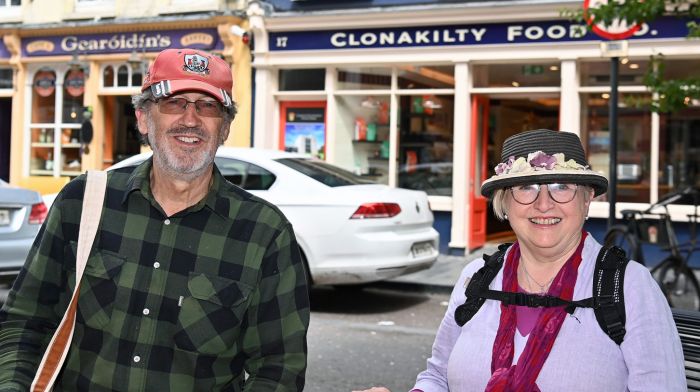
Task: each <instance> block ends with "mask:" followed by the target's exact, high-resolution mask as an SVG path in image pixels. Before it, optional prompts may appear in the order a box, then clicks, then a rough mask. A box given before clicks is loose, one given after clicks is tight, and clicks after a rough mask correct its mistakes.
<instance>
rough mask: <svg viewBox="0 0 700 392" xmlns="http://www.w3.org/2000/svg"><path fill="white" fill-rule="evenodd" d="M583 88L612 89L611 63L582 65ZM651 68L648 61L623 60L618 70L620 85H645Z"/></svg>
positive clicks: (598, 62) (597, 62)
mask: <svg viewBox="0 0 700 392" xmlns="http://www.w3.org/2000/svg"><path fill="white" fill-rule="evenodd" d="M580 68H581V85H582V86H605V87H610V61H586V62H582V63H580ZM648 68H649V61H647V60H639V59H637V60H633V59H628V58H623V59H621V60H620V65H619V68H618V70H619V71H618V72H619V74H618V76H617V80H618V84H619V85H620V86H636V85H642V84H644V74H645V73H646V72H647V69H648Z"/></svg>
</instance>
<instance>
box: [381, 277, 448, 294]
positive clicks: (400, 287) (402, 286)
mask: <svg viewBox="0 0 700 392" xmlns="http://www.w3.org/2000/svg"><path fill="white" fill-rule="evenodd" d="M372 287H377V288H384V289H391V290H396V291H404V292H418V293H432V294H451V293H452V288H453V286H445V285H439V284H429V283H428V284H424V283H413V282H398V281H392V280H385V281H381V282H376V283H373V284H372Z"/></svg>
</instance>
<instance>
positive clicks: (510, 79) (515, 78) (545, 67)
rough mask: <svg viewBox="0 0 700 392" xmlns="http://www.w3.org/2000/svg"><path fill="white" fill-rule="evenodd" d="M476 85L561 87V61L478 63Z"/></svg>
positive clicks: (475, 70) (475, 73) (474, 67)
mask: <svg viewBox="0 0 700 392" xmlns="http://www.w3.org/2000/svg"><path fill="white" fill-rule="evenodd" d="M472 73H473V80H474V87H559V86H560V85H561V80H560V72H559V63H558V62H547V63H520V64H478V65H474V66H473V67H472Z"/></svg>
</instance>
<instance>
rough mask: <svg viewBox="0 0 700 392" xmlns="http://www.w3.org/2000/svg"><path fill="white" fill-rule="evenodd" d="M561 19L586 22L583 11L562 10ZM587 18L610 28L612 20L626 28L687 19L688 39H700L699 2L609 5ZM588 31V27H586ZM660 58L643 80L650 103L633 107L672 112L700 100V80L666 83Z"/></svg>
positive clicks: (658, 0)
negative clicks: (666, 18) (664, 19)
mask: <svg viewBox="0 0 700 392" xmlns="http://www.w3.org/2000/svg"><path fill="white" fill-rule="evenodd" d="M561 15H562V16H565V17H568V18H569V19H572V20H576V21H578V22H584V21H585V20H586V18H585V16H584V10H583V8H578V9H565V10H562V11H561ZM588 16H589V17H591V18H592V19H593V20H596V21H598V22H599V23H602V24H603V25H606V26H610V25H612V24H613V22H614V21H615V20H622V21H625V22H626V23H627V25H630V26H631V25H634V24H636V23H643V22H651V21H653V20H655V19H657V18H659V17H661V16H674V17H678V18H683V19H687V20H688V22H687V26H688V36H687V38H688V39H694V38H700V25H699V24H698V22H697V21H696V20H695V19H697V18H700V0H645V1H643V2H642V1H624V2H618V1H609V2H608V3H607V4H600V5H598V6H597V7H590V8H589V9H588ZM589 28H590V27H589ZM664 70H665V64H664V59H663V55H659V56H652V58H651V63H650V67H649V69H648V70H647V73H646V75H645V76H644V84H645V85H646V86H647V87H648V88H649V90H650V91H651V93H652V94H653V95H652V99H651V100H650V101H641V100H640V101H638V102H636V104H637V105H638V106H639V105H642V106H646V105H648V106H649V107H650V108H651V110H652V111H655V112H662V113H667V112H675V111H678V110H681V109H683V108H685V107H687V106H689V105H691V104H695V103H697V101H698V100H700V78H697V77H688V78H683V79H666V78H665V77H664Z"/></svg>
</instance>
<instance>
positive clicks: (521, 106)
mask: <svg viewBox="0 0 700 392" xmlns="http://www.w3.org/2000/svg"><path fill="white" fill-rule="evenodd" d="M473 102H475V104H473V105H472V110H473V112H472V131H473V132H472V134H473V135H475V134H477V135H480V137H482V138H483V139H485V141H484V142H483V144H482V142H480V141H479V146H481V148H482V149H483V150H482V151H485V155H486V156H485V161H481V160H479V161H478V163H477V164H476V165H475V166H473V167H474V168H475V172H474V176H475V177H474V178H475V186H474V189H473V192H470V194H471V195H481V193H480V188H481V182H480V181H483V180H485V179H487V178H489V177H490V176H492V175H493V173H494V171H493V170H494V167H496V165H497V164H498V163H500V162H501V151H502V147H503V142H504V141H505V140H506V139H507V138H508V137H510V136H512V135H515V134H516V133H520V132H524V131H529V130H535V129H542V128H544V129H552V130H558V129H559V96H558V95H541V96H537V95H533V96H531V97H527V98H524V97H521V96H506V95H491V96H489V97H485V96H478V97H476V99H473ZM474 105H476V107H475V106H474ZM480 106H483V107H486V108H488V109H487V110H484V109H479V107H480ZM475 127H479V129H480V132H475V129H476V128H475ZM474 145H475V142H474V141H473V142H472V146H474ZM472 156H475V157H478V159H483V158H482V157H481V156H480V155H478V151H477V152H473V153H472ZM481 162H485V163H484V164H483V165H482V163H481ZM479 165H481V166H479ZM472 197H475V198H477V196H472ZM475 203H476V205H475V208H474V210H473V211H472V222H479V221H480V220H481V219H484V218H482V217H481V214H483V215H484V216H485V237H486V241H494V242H503V241H508V240H511V238H510V237H511V236H512V231H511V229H510V225H509V224H508V222H502V221H500V220H498V219H497V218H496V217H495V216H494V215H493V211H492V210H491V208H490V207H488V208H485V211H484V212H483V213H482V212H481V211H480V208H481V207H480V206H479V204H478V203H479V201H478V198H477V199H476V200H475ZM472 229H479V228H478V227H476V228H475V227H473V228H472ZM479 230H480V229H479ZM472 231H474V230H472ZM475 233H480V231H478V230H477V231H476V232H475ZM475 233H473V234H470V235H476V234H475ZM479 235H480V234H479Z"/></svg>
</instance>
